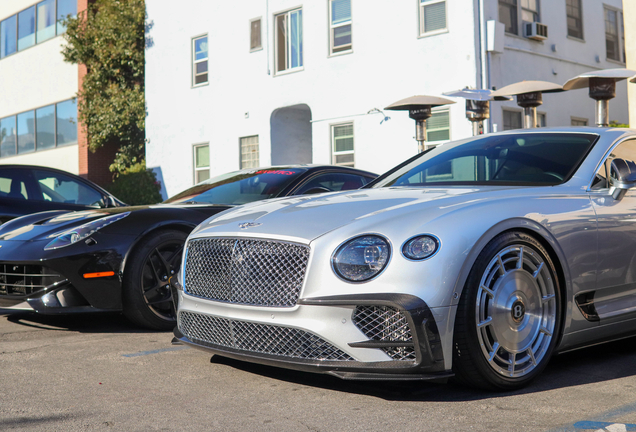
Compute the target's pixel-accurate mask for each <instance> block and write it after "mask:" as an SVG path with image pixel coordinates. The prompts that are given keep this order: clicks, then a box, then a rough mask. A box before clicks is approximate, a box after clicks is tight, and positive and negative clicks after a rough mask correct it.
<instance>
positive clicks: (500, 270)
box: [453, 231, 562, 391]
mask: <svg viewBox="0 0 636 432" xmlns="http://www.w3.org/2000/svg"><path fill="white" fill-rule="evenodd" d="M502 266H503V267H502ZM533 281H534V282H533ZM561 306H562V299H561V290H560V287H559V278H558V277H557V272H556V269H555V266H554V264H553V262H552V260H551V259H550V255H549V254H548V252H547V251H546V250H545V248H544V247H543V246H542V245H541V243H539V242H538V241H537V240H536V239H535V238H534V237H532V236H531V235H529V234H526V233H524V232H521V231H510V232H506V233H502V234H500V235H499V236H497V237H495V238H494V239H493V240H491V241H490V242H489V243H488V244H487V245H486V247H485V248H484V250H483V251H482V252H481V253H480V254H479V256H478V257H477V260H476V261H475V264H474V265H473V267H472V269H471V271H470V274H469V276H468V279H467V281H466V285H465V286H464V290H463V293H462V296H461V299H460V301H459V305H458V308H457V316H456V319H455V329H454V350H453V371H454V372H455V376H456V378H457V379H458V380H459V381H460V382H462V383H464V384H467V385H469V386H472V387H477V388H481V389H485V390H497V391H509V390H516V389H519V388H522V387H524V386H526V385H527V384H528V383H530V382H531V381H532V380H533V379H534V378H536V377H537V376H538V375H539V374H540V373H541V371H543V369H544V368H545V366H546V365H547V363H548V362H549V360H550V357H551V355H552V352H553V351H554V347H555V345H556V343H557V341H558V340H559V336H560V332H561V321H562V319H561V312H562V311H561ZM528 312H529V313H528Z"/></svg>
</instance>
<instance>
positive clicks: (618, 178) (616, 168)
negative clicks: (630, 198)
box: [610, 158, 636, 199]
mask: <svg viewBox="0 0 636 432" xmlns="http://www.w3.org/2000/svg"><path fill="white" fill-rule="evenodd" d="M610 179H611V182H612V183H611V184H612V196H613V197H614V199H621V198H622V197H623V195H625V192H627V190H628V189H631V188H633V187H635V186H636V164H634V162H632V161H626V160H625V159H620V158H616V159H614V160H613V161H612V164H611V167H610Z"/></svg>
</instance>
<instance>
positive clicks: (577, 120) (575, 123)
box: [570, 117, 587, 126]
mask: <svg viewBox="0 0 636 432" xmlns="http://www.w3.org/2000/svg"><path fill="white" fill-rule="evenodd" d="M570 125H572V126H587V119H582V118H576V117H572V118H570Z"/></svg>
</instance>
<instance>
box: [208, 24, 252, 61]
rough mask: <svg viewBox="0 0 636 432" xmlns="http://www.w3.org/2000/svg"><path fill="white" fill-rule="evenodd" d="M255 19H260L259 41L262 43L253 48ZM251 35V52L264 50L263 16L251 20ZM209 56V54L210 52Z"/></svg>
mask: <svg viewBox="0 0 636 432" xmlns="http://www.w3.org/2000/svg"><path fill="white" fill-rule="evenodd" d="M255 21H260V22H261V24H260V27H259V29H260V34H259V35H258V41H259V43H260V45H259V46H257V47H254V48H252V23H254V22H255ZM249 35H250V52H251V53H252V52H256V51H262V50H263V17H262V16H259V17H256V18H252V19H251V20H250V22H249ZM208 57H209V54H208Z"/></svg>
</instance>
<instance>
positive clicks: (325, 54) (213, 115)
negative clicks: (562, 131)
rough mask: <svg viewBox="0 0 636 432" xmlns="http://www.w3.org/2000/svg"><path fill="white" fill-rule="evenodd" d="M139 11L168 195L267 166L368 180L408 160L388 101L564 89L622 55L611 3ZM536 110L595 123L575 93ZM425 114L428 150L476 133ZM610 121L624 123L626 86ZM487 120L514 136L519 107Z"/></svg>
mask: <svg viewBox="0 0 636 432" xmlns="http://www.w3.org/2000/svg"><path fill="white" fill-rule="evenodd" d="M146 8H147V12H148V21H149V23H150V24H151V30H150V31H149V34H148V36H149V37H150V38H151V40H152V42H151V44H150V47H149V48H148V49H147V51H146V102H147V109H148V117H147V123H146V134H147V139H148V144H147V150H146V153H147V165H148V167H152V168H155V169H156V170H157V171H158V172H159V174H160V176H161V178H162V180H163V184H164V186H165V191H164V193H167V195H172V194H175V193H177V192H179V191H180V190H182V189H184V188H186V187H189V186H191V185H192V184H193V183H195V182H197V181H199V180H202V179H205V178H207V177H208V176H214V175H217V174H221V173H224V172H228V171H232V170H236V169H239V168H241V167H253V166H266V165H270V164H285V163H292V162H297V163H325V164H329V163H341V164H352V165H355V166H356V167H357V168H361V169H366V170H370V171H374V172H378V173H380V172H383V171H385V170H387V169H389V168H391V167H392V166H394V165H396V164H398V163H400V162H401V161H403V160H404V159H406V158H408V157H410V156H412V155H413V154H415V153H416V151H417V143H416V141H415V140H414V139H413V136H414V132H415V131H414V128H415V126H414V121H413V120H411V119H410V118H409V117H408V114H407V113H406V112H395V111H384V112H382V111H383V108H384V107H386V106H387V105H389V104H391V103H393V102H395V101H397V100H399V99H403V98H405V97H408V96H412V95H418V94H429V95H441V94H442V93H443V92H447V91H452V90H457V89H460V88H464V87H471V88H487V87H488V86H490V87H495V88H501V87H503V86H505V85H508V84H511V83H514V82H517V81H521V80H543V81H551V82H555V83H558V84H563V83H564V82H565V81H567V80H568V79H569V78H571V77H573V76H576V75H578V74H580V73H583V72H587V71H590V70H595V69H607V68H617V67H624V60H625V59H624V55H623V45H624V42H623V37H622V34H623V30H622V26H621V23H622V12H621V9H622V2H621V0H604V1H603V2H601V1H600V0H392V1H388V0H305V1H304V2H303V0H244V1H242V2H240V6H239V5H238V3H237V2H216V1H214V2H211V1H205V0H190V1H189V2H188V7H187V8H176V7H174V5H173V4H171V3H170V2H165V1H163V0H146ZM193 11H196V13H193ZM492 20H494V21H500V22H502V23H505V28H506V33H505V36H503V38H502V40H503V44H502V43H501V41H500V40H497V41H494V42H497V43H495V44H494V45H499V46H501V45H503V52H501V53H498V52H489V53H487V52H486V50H487V49H488V44H487V41H486V32H487V30H486V29H487V25H486V22H487V21H492ZM526 21H528V22H533V21H536V22H540V23H542V24H544V25H545V26H547V29H548V37H547V38H546V39H545V40H534V39H530V38H528V37H526V36H527V35H526V34H525V33H524V29H525V27H526V26H525V24H524V23H525V22H526ZM531 27H532V25H531ZM544 29H545V27H542V26H539V29H538V30H539V33H541V31H542V30H544ZM530 30H532V28H531V29H530ZM536 30H537V26H536V25H535V26H534V31H536ZM491 42H493V41H491ZM543 99H544V104H543V105H542V106H541V107H539V109H538V111H539V113H540V116H541V119H542V121H543V122H544V123H545V125H547V126H560V125H570V124H581V123H583V122H587V124H589V125H593V123H594V101H593V100H591V99H589V98H588V95H587V92H586V91H585V90H576V91H571V92H566V93H559V94H546V95H544V98H543ZM434 111H435V114H434V115H433V117H432V118H431V119H429V121H428V141H429V143H443V142H445V141H447V140H449V139H459V138H464V137H467V136H470V135H471V134H472V127H471V124H470V122H469V121H468V120H466V118H465V104H464V101H463V100H458V103H457V104H454V105H450V106H446V107H440V108H437V109H436V110H434ZM386 117H390V119H389V118H386ZM610 118H611V120H616V121H618V122H621V123H626V122H627V121H628V115H627V97H626V83H625V82H623V83H620V84H619V85H618V86H617V97H616V99H614V100H612V101H611V103H610ZM491 123H492V125H491V128H493V129H494V128H496V129H498V130H502V129H504V128H513V127H520V126H521V109H520V108H519V107H518V106H517V105H516V103H515V102H514V101H512V102H494V103H492V105H491Z"/></svg>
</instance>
